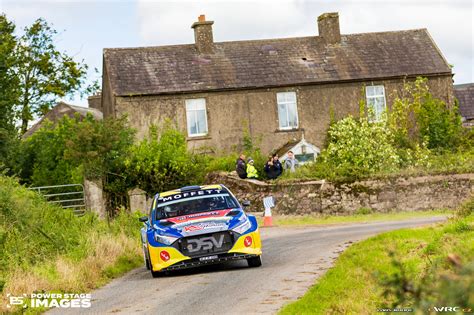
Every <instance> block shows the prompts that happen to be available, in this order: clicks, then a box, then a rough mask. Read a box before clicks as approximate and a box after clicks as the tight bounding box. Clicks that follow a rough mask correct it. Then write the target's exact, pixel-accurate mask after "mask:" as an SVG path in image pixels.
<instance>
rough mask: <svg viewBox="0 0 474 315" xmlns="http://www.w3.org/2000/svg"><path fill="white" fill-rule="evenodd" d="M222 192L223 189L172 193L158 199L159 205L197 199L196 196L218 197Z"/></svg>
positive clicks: (162, 195)
mask: <svg viewBox="0 0 474 315" xmlns="http://www.w3.org/2000/svg"><path fill="white" fill-rule="evenodd" d="M221 192H222V190H221V189H207V190H197V191H189V192H179V191H176V193H172V192H170V193H167V194H161V195H160V197H159V198H158V203H162V202H167V201H173V200H179V199H186V198H189V197H195V196H206V195H216V194H220V193H221Z"/></svg>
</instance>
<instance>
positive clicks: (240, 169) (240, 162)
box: [235, 154, 247, 179]
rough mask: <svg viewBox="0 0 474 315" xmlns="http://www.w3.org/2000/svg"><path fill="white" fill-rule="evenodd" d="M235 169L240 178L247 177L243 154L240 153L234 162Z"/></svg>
mask: <svg viewBox="0 0 474 315" xmlns="http://www.w3.org/2000/svg"><path fill="white" fill-rule="evenodd" d="M235 171H236V172H237V175H239V177H240V178H242V179H244V178H247V165H246V164H245V155H244V154H241V155H240V156H239V158H238V159H237V162H236V163H235Z"/></svg>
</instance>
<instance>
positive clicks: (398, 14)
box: [137, 0, 474, 83]
mask: <svg viewBox="0 0 474 315" xmlns="http://www.w3.org/2000/svg"><path fill="white" fill-rule="evenodd" d="M137 6H138V8H137V14H138V17H139V18H138V21H139V24H140V25H139V32H140V33H139V34H140V38H141V41H143V42H144V44H145V45H151V46H159V45H170V44H183V43H193V42H194V37H193V36H194V35H193V31H192V30H191V28H190V26H191V24H192V23H193V22H194V21H196V20H197V17H198V16H199V15H200V14H206V18H207V19H208V20H213V21H214V26H213V31H214V40H215V41H230V40H246V39H263V38H281V37H292V36H311V35H317V23H316V19H317V17H318V16H319V15H320V14H322V13H325V12H339V18H340V25H341V32H342V33H343V34H351V33H361V32H379V31H393V30H402V29H413V28H427V29H428V31H429V32H430V34H431V36H432V37H433V39H434V40H435V42H436V43H437V44H438V46H439V47H440V49H441V51H442V52H443V54H444V55H445V57H446V59H447V60H448V62H449V63H451V64H453V65H454V67H455V68H454V71H455V73H456V75H455V81H456V83H464V82H473V81H474V77H473V64H474V60H473V55H474V48H473V44H474V43H473V18H474V16H473V4H472V2H471V1H469V0H462V1H433V0H431V1H423V0H421V1H420V0H418V1H410V0H398V1H384V2H382V1H357V0H356V1H337V0H336V1H298V0H290V1H278V0H277V1H245V0H244V1H200V2H197V1H193V2H187V1H175V2H167V1H149V0H138V2H137Z"/></svg>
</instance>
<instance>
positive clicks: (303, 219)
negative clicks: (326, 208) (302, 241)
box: [256, 208, 453, 226]
mask: <svg viewBox="0 0 474 315" xmlns="http://www.w3.org/2000/svg"><path fill="white" fill-rule="evenodd" d="M364 209H365V208H362V209H361V210H360V211H359V214H354V215H346V216H342V215H340V216H336V215H329V216H323V215H303V216H296V215H276V216H273V224H274V225H275V226H306V225H326V224H344V223H365V222H376V221H397V220H405V219H406V220H408V219H415V218H427V217H435V216H449V215H452V214H453V211H452V210H430V211H400V212H388V213H369V212H368V211H364ZM367 210H370V209H367ZM256 215H257V220H258V222H259V224H260V225H262V224H263V218H262V216H261V214H260V213H257V214H256Z"/></svg>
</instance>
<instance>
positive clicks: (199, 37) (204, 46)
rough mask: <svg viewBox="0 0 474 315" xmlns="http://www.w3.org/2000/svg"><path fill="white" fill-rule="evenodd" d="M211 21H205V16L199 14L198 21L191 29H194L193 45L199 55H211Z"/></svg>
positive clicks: (212, 49)
mask: <svg viewBox="0 0 474 315" xmlns="http://www.w3.org/2000/svg"><path fill="white" fill-rule="evenodd" d="M212 24H214V22H213V21H206V16H205V15H204V14H201V15H200V16H199V17H198V21H197V22H194V23H193V25H192V26H191V28H193V29H194V43H195V45H196V49H197V50H198V52H199V53H201V54H211V53H212V52H213V51H214V38H213V36H212Z"/></svg>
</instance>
